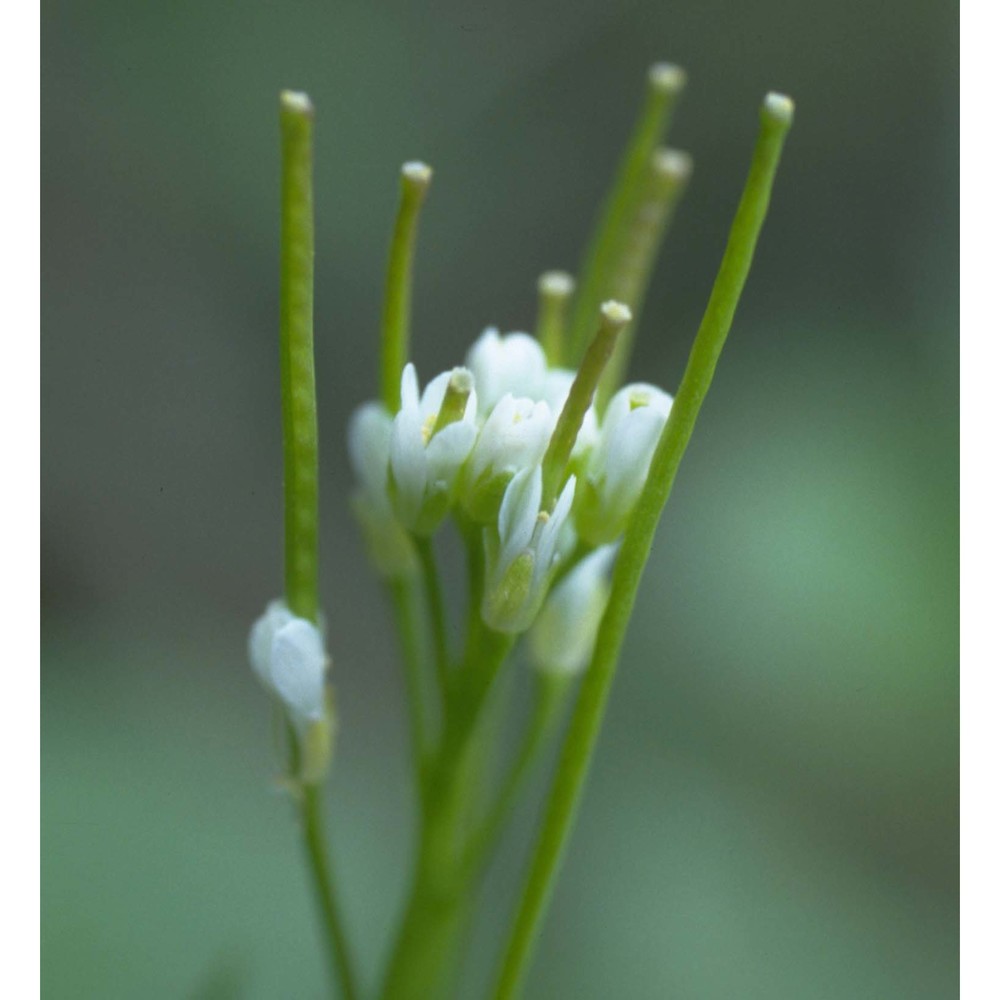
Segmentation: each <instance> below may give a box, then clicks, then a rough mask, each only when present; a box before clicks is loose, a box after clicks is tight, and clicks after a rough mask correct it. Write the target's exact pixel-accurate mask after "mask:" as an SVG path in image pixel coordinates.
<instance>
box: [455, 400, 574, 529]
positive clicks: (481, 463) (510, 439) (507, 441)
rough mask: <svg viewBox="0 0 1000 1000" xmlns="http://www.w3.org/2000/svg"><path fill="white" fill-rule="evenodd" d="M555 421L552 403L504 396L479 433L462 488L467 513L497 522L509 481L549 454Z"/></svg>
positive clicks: (483, 521)
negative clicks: (546, 453) (551, 408)
mask: <svg viewBox="0 0 1000 1000" xmlns="http://www.w3.org/2000/svg"><path fill="white" fill-rule="evenodd" d="M554 426H555V421H554V420H553V418H552V411H551V410H550V409H549V405H548V403H546V402H544V401H541V402H535V401H534V400H531V399H528V398H526V397H515V396H511V395H510V394H508V395H506V396H504V397H503V398H502V399H501V400H500V401H499V402H498V403H497V404H496V406H495V407H494V408H493V412H492V413H490V415H489V417H487V419H486V423H485V424H483V427H482V429H481V430H480V432H479V439H478V440H477V441H476V446H475V448H473V450H472V454H471V455H470V456H469V463H468V465H467V466H466V470H465V480H464V485H463V488H462V501H463V504H464V506H465V510H466V513H467V514H469V516H470V517H471V518H472V519H473V520H474V521H476V522H478V523H479V524H492V523H494V522H495V521H496V517H497V513H498V511H499V509H500V503H501V500H502V498H503V495H504V491H505V490H506V489H507V486H508V484H509V483H510V481H511V480H512V479H513V478H514V476H515V475H516V474H517V473H518V472H521V471H522V470H523V469H530V468H531V467H532V466H535V465H537V464H538V463H539V462H540V461H541V460H542V456H543V455H544V454H545V449H546V448H547V447H548V445H549V438H550V437H551V436H552V428H553V427H554Z"/></svg>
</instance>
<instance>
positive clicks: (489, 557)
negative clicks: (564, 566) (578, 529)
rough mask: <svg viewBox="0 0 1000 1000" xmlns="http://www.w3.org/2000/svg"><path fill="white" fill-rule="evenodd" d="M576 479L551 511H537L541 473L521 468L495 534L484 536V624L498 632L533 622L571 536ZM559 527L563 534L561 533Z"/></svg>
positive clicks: (537, 468)
mask: <svg viewBox="0 0 1000 1000" xmlns="http://www.w3.org/2000/svg"><path fill="white" fill-rule="evenodd" d="M575 488H576V479H575V477H573V476H571V477H570V478H569V481H568V482H567V483H566V485H565V487H564V488H563V491H562V493H561V494H560V496H559V499H558V500H557V501H556V504H555V507H554V508H553V510H552V512H551V513H549V512H548V511H544V510H542V509H541V503H542V470H541V467H540V466H537V465H536V466H535V467H534V468H532V469H522V470H521V471H520V472H519V473H518V474H517V475H516V476H514V478H513V479H512V480H511V481H510V485H509V486H508V487H507V490H506V492H505V493H504V496H503V502H502V504H501V505H500V516H499V518H498V520H497V530H496V535H493V534H491V533H490V532H489V531H488V532H487V534H486V539H487V546H486V574H487V579H486V589H485V591H484V594H483V607H482V615H483V620H484V621H485V622H486V624H487V625H489V626H490V628H493V629H496V630H497V631H498V632H523V631H524V630H525V629H526V628H528V626H529V625H530V624H531V622H532V621H533V619H534V617H535V615H536V614H537V613H538V608H539V607H540V606H541V603H542V600H543V599H544V598H545V593H546V591H547V590H548V586H549V583H550V581H551V579H552V573H553V571H554V570H555V567H556V565H557V563H558V561H559V559H560V558H561V556H562V555H563V552H564V549H563V546H565V545H566V543H567V541H570V542H571V541H572V539H571V538H567V537H566V536H567V534H568V533H569V532H570V529H569V525H568V523H567V519H568V518H569V513H570V510H571V508H572V506H573V492H574V490H575ZM564 527H565V528H566V529H567V532H565V533H564V530H563V529H564Z"/></svg>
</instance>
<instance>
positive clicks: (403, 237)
mask: <svg viewBox="0 0 1000 1000" xmlns="http://www.w3.org/2000/svg"><path fill="white" fill-rule="evenodd" d="M430 183H431V168H430V167H428V166H427V165H426V164H424V163H415V162H414V163H404V164H403V169H402V173H401V192H400V200H399V211H398V213H397V215H396V225H395V228H394V229H393V232H392V243H391V245H390V247H389V266H388V268H387V270H386V277H385V303H384V305H383V311H382V372H381V380H382V402H383V403H385V405H386V407H387V408H388V410H389V412H390V413H395V412H396V411H397V410H399V390H400V381H401V378H402V375H403V369H404V368H405V367H406V362H407V358H408V356H409V351H410V297H411V294H412V289H413V251H414V247H415V244H416V239H417V221H418V219H419V217H420V207H421V205H423V203H424V196H425V195H426V194H427V189H428V187H430Z"/></svg>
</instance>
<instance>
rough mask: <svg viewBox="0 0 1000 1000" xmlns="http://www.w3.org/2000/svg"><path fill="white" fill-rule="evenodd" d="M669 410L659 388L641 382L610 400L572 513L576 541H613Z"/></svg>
mask: <svg viewBox="0 0 1000 1000" xmlns="http://www.w3.org/2000/svg"><path fill="white" fill-rule="evenodd" d="M672 405H673V398H672V397H671V396H669V395H668V394H667V393H665V392H664V391H663V390H662V389H658V388H657V387H656V386H654V385H647V384H646V383H642V382H635V383H633V384H632V385H627V386H625V387H624V388H622V389H619V390H618V392H616V393H615V395H614V396H612V398H611V402H610V403H609V404H608V409H607V412H606V413H605V415H604V423H603V425H602V427H601V431H600V436H599V439H598V442H597V444H596V446H595V447H594V449H593V450H592V452H591V454H590V458H589V460H588V462H587V472H586V474H585V475H584V476H583V477H582V483H581V490H580V497H579V502H578V506H577V512H576V513H577V527H578V528H579V531H580V537H581V538H583V539H584V541H586V542H587V543H588V544H590V545H602V544H605V543H607V542H611V541H614V540H615V539H616V538H618V537H619V536H620V535H621V534H622V532H623V531H624V530H625V526H626V524H627V523H628V519H629V516H630V515H631V513H632V509H633V508H634V507H635V503H636V501H637V500H638V499H639V494H640V493H641V492H642V488H643V486H644V485H645V483H646V476H647V475H648V474H649V464H650V462H651V461H652V459H653V452H654V451H655V450H656V445H657V442H658V441H659V439H660V434H661V433H662V431H663V427H664V425H665V424H666V422H667V417H668V416H669V415H670V407H671V406H672Z"/></svg>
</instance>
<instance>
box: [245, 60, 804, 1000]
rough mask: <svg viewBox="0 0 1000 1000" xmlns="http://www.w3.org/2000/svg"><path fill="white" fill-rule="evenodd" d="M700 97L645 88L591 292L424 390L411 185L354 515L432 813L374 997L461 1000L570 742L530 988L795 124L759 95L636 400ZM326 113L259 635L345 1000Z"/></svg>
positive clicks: (601, 236) (553, 812)
mask: <svg viewBox="0 0 1000 1000" xmlns="http://www.w3.org/2000/svg"><path fill="white" fill-rule="evenodd" d="M683 85H684V74H683V73H682V71H680V70H679V69H677V68H676V67H674V66H670V65H665V64H663V65H657V66H654V67H653V68H652V70H651V71H650V73H649V77H648V83H647V93H646V100H645V103H644V106H643V109H642V112H641V114H640V117H639V121H638V123H637V126H636V130H635V133H634V135H633V138H632V140H631V142H630V144H629V147H628V149H627V151H626V154H625V156H624V159H623V161H622V165H621V168H620V170H619V174H618V177H617V179H616V181H615V184H614V186H613V188H612V191H611V194H610V196H609V199H608V202H607V205H606V207H605V209H604V212H603V215H602V218H601V220H600V223H599V225H598V228H597V232H596V234H595V236H594V240H593V243H592V245H591V248H590V250H589V251H588V253H587V255H586V257H585V259H584V264H583V267H582V270H581V276H580V281H579V285H578V286H577V285H576V284H575V282H574V281H573V279H572V278H571V277H570V276H569V275H567V274H564V273H562V272H550V273H548V274H546V275H543V276H542V278H541V279H540V281H539V311H538V318H537V322H536V328H535V336H529V335H528V334H525V333H508V334H500V333H499V332H498V331H497V330H496V329H492V328H491V329H488V330H486V332H485V333H483V334H482V335H481V336H480V337H479V338H478V339H477V340H476V341H475V343H473V344H472V346H471V348H470V349H469V352H468V355H467V357H466V358H465V364H464V366H458V367H455V368H452V369H451V370H450V371H446V372H444V373H442V374H440V375H437V376H436V377H435V378H433V379H431V380H430V381H429V382H427V383H426V384H425V385H424V388H423V390H421V382H420V379H419V377H418V374H417V371H416V368H415V367H414V365H413V364H412V363H411V362H410V361H409V330H410V305H409V303H410V289H411V282H412V265H413V255H414V247H415V242H416V230H417V222H418V218H419V214H420V209H421V206H422V204H423V201H424V198H425V195H426V193H427V191H428V188H429V185H430V182H431V170H430V168H429V167H427V166H426V165H424V164H422V163H416V162H414V163H407V164H405V165H404V166H403V169H402V196H401V201H400V206H399V213H398V216H397V219H396V225H395V229H394V232H393V236H392V241H391V248H390V255H389V265H388V275H387V281H386V294H385V307H384V316H383V330H382V358H381V381H380V394H379V398H378V399H377V400H373V401H370V402H367V403H364V404H363V405H361V406H360V407H359V408H358V409H357V410H356V412H355V413H354V416H353V417H352V419H351V423H350V428H349V431H348V440H349V446H350V455H351V460H352V464H353V467H354V473H355V476H356V479H357V487H356V490H355V493H354V496H353V506H354V510H355V512H356V514H357V517H358V521H359V524H360V526H361V530H362V532H363V534H364V536H365V539H366V543H367V547H368V551H369V553H370V557H371V562H372V565H373V567H374V569H375V571H376V573H377V574H378V575H379V576H380V577H381V579H382V580H383V581H384V583H385V587H386V591H387V594H388V595H389V598H390V602H391V604H392V608H393V612H394V616H395V621H396V626H397V631H398V633H399V637H400V645H401V653H402V656H401V659H402V663H403V668H404V671H403V674H404V679H405V682H406V686H407V695H408V701H409V705H410V714H411V737H412V752H413V765H414V767H413V774H414V783H415V786H416V794H417V800H418V803H419V834H418V844H417V852H416V863H415V866H414V871H413V873H412V883H411V889H410V895H409V899H408V903H407V906H406V910H405V913H404V915H403V918H402V922H401V925H400V929H399V933H398V936H397V939H396V944H395V947H394V950H393V953H392V955H391V956H390V957H389V960H388V962H387V964H386V968H385V971H384V975H383V977H382V981H381V987H380V988H381V995H382V996H384V997H385V998H387V1000H393V998H414V1000H415V998H434V997H441V996H447V995H450V993H451V991H452V989H453V985H454V973H455V971H456V966H457V962H458V958H459V956H460V953H461V945H462V941H463V935H464V932H465V930H466V928H467V926H468V923H469V915H470V913H471V911H472V909H473V907H474V905H475V902H476V896H477V891H478V887H479V883H480V881H481V877H482V874H483V871H484V869H485V866H486V864H487V863H488V861H489V859H490V857H491V855H492V851H493V848H494V847H495V845H496V844H497V841H498V839H499V837H500V835H501V834H502V832H503V830H504V827H505V824H506V821H507V818H508V816H509V814H510V811H511V808H512V806H513V805H514V803H515V802H516V800H517V798H518V794H519V792H520V790H521V788H522V787H523V782H524V779H525V777H526V775H527V774H528V773H529V771H530V770H531V767H532V765H533V764H534V763H535V762H536V761H537V760H538V758H539V756H540V753H541V751H542V750H543V749H544V748H545V747H546V746H547V745H548V744H549V743H550V742H551V741H552V740H553V739H554V738H555V737H556V735H557V734H558V733H559V732H560V729H562V737H561V739H562V745H561V750H560V753H559V758H558V763H557V765H556V768H555V773H554V775H553V777H552V783H551V787H550V790H549V793H548V796H547V798H546V805H545V810H544V815H543V817H542V820H541V826H540V830H539V833H538V837H537V841H536V843H535V846H534V849H533V853H532V858H531V862H530V864H529V866H528V870H527V875H526V880H525V885H524V889H523V893H522V896H521V900H520V903H519V905H518V907H517V911H516V913H515V915H514V919H513V923H512V926H511V931H510V935H509V938H508V941H507V944H506V948H505V950H504V952H503V958H502V961H501V963H500V968H499V974H498V978H497V983H496V988H495V993H494V996H495V997H496V998H506V997H513V996H516V995H517V994H518V993H519V992H520V989H521V986H522V983H523V979H524V975H525V972H526V969H527V964H528V959H529V957H530V954H531V951H532V946H533V943H534V940H535V938H536V935H537V931H538V929H539V925H540V922H541V919H542V917H543V915H544V911H545V908H546V904H547V901H548V899H549V896H550V895H551V892H552V887H553V882H554V878H555V875H556V873H557V870H558V867H559V861H560V858H561V855H562V853H563V851H564V849H565V845H566V841H567V838H568V836H569V833H570V829H571V826H572V821H573V816H574V814H575V811H576V808H577V805H578V802H579V798H580V795H581V792H582V788H583V785H584V781H585V778H586V774H587V769H588V765H589V762H590V758H591V755H592V753H593V749H594V745H595V741H596V738H597V735H598V732H599V729H600V726H601V720H602V716H603V711H604V706H605V703H606V699H607V696H608V692H609V689H610V685H611V682H612V680H613V677H614V673H615V669H616V666H617V661H618V657H619V652H620V649H621V645H622V641H623V638H624V635H625V632H626V629H627V626H628V621H629V617H630V615H631V612H632V607H633V603H634V600H635V596H636V591H637V589H638V586H639V582H640V578H641V575H642V570H643V566H644V564H645V562H646V559H647V557H648V555H649V551H650V547H651V545H652V540H653V535H654V532H655V530H656V525H657V522H658V519H659V516H660V513H661V511H662V509H663V506H664V504H665V503H666V500H667V498H668V496H669V493H670V489H671V486H672V484H673V480H674V477H675V475H676V472H677V468H678V465H679V463H680V460H681V457H682V455H683V453H684V450H685V448H686V446H687V443H688V440H689V439H690V436H691V432H692V429H693V426H694V422H695V419H696V417H697V415H698V411H699V409H700V407H701V404H702V401H703V399H704V397H705V394H706V392H707V390H708V387H709V384H710V382H711V379H712V375H713V372H714V369H715V365H716V362H717V360H718V357H719V354H720V351H721V349H722V346H723V343H724V341H725V339H726V336H727V334H728V332H729V328H730V325H731V323H732V319H733V315H734V312H735V309H736V305H737V301H738V299H739V296H740V293H741V291H742V288H743V285H744V283H745V281H746V278H747V274H748V272H749V268H750V262H751V258H752V255H753V251H754V247H755V245H756V241H757V238H758V235H759V232H760V229H761V225H762V223H763V220H764V216H765V213H766V209H767V204H768V200H769V197H770V191H771V186H772V182H773V179H774V174H775V171H776V168H777V164H778V160H779V157H780V153H781V149H782V145H783V141H784V137H785V134H786V133H787V131H788V128H789V127H790V125H791V121H792V113H793V107H792V102H791V101H790V100H789V99H788V98H786V97H784V96H781V95H778V94H769V95H768V96H767V97H766V98H765V99H764V102H763V105H762V107H761V115H760V130H759V133H758V138H757V144H756V147H755V150H754V155H753V160H752V163H751V167H750V173H749V177H748V180H747V183H746V187H745V190H744V192H743V197H742V199H741V201H740V204H739V207H738V208H737V212H736V217H735V220H734V222H733V226H732V231H731V234H730V238H729V243H728V245H727V247H726V251H725V254H724V256H723V260H722V264H721V267H720V270H719V274H718V277H717V279H716V282H715V286H714V288H713V290H712V294H711V298H710V300H709V303H708V306H707V308H706V311H705V315H704V318H703V320H702V323H701V326H700V328H699V330H698V333H697V336H696V338H695V342H694V346H693V348H692V350H691V354H690V358H689V360H688V365H687V369H686V371H685V373H684V376H683V378H682V380H681V383H680V386H679V387H678V389H677V393H676V396H671V395H670V394H669V393H668V392H666V391H664V390H663V389H661V388H658V387H657V386H655V385H652V384H649V383H645V382H635V383H631V384H626V385H622V384H621V383H622V382H623V376H624V373H625V371H626V369H627V365H628V358H629V353H630V348H631V344H632V342H633V339H634V333H635V327H636V320H637V316H638V314H639V311H640V308H641V305H642V300H643V296H644V292H645V288H646V285H647V281H648V278H649V275H650V273H651V270H652V266H653V263H654V261H655V258H656V254H657V250H658V248H659V246H660V243H661V241H662V238H663V236H664V233H665V231H666V229H667V227H668V223H669V220H670V218H671V216H672V214H673V210H674V208H675V206H676V204H677V202H678V200H679V198H680V196H681V194H682V192H683V190H684V186H685V184H686V181H687V179H688V176H689V174H690V171H691V161H690V159H689V158H688V157H687V156H686V155H685V154H683V153H680V152H677V151H675V150H671V149H667V148H664V147H662V146H661V142H662V140H663V136H664V134H665V131H666V128H667V124H668V120H669V118H670V115H671V112H672V110H673V107H674V104H675V102H676V99H677V97H678V95H679V94H680V92H681V90H682V88H683ZM312 121H313V112H312V106H311V104H310V102H309V100H308V98H307V97H305V95H303V94H297V93H289V92H286V93H284V94H283V95H282V98H281V123H282V132H283V182H282V209H283V213H282V219H283V225H282V272H281V360H282V364H281V372H282V400H283V424H284V451H285V541H286V545H285V553H286V567H285V597H284V600H281V601H275V602H272V603H271V604H270V605H269V606H268V608H267V610H266V611H265V612H264V615H263V616H262V617H261V618H260V620H259V621H258V622H257V623H256V624H255V625H254V627H253V629H252V631H251V633H250V641H249V652H250V661H251V665H252V667H253V669H254V672H255V673H256V675H257V676H258V678H259V679H260V681H261V683H262V684H263V686H264V687H265V689H266V690H267V691H268V692H269V693H270V694H271V695H272V696H273V698H274V701H275V703H276V705H277V706H278V710H279V712H280V714H281V717H282V718H283V719H284V720H285V723H286V726H285V729H286V732H287V739H286V746H287V760H286V762H285V771H286V775H285V781H286V785H287V787H288V788H289V789H290V790H291V792H292V794H293V797H294V799H295V802H296V803H297V807H298V808H299V809H300V811H301V817H302V824H303V831H304V837H305V843H306V847H307V856H308V859H309V862H310V866H311V871H312V874H313V877H314V885H315V891H316V896H317V901H318V904H319V911H320V914H321V917H322V919H323V922H324V927H325V929H326V932H327V939H328V941H329V944H330V948H329V954H330V958H331V969H332V972H333V979H334V982H335V983H336V984H339V990H340V993H341V994H342V995H343V996H344V997H349V998H353V997H356V996H358V995H359V986H358V980H357V978H356V973H355V971H354V967H353V964H352V959H351V956H350V953H349V946H348V939H347V934H346V931H345V928H344V923H343V919H342V916H341V914H340V911H339V908H338V904H337V901H336V896H335V882H334V879H333V877H332V869H331V865H330V861H329V857H328V853H327V850H326V846H325V842H324V837H323V832H322V807H321V806H322V804H321V788H322V782H323V778H324V775H325V773H326V770H327V766H328V763H329V760H330V756H331V753H332V747H333V736H334V722H335V710H334V702H333V697H332V693H331V689H330V687H329V686H328V685H327V683H326V673H327V669H328V666H329V657H328V656H327V654H326V652H325V639H324V629H323V625H322V622H321V619H320V616H319V601H318V596H317V595H318V591H317V572H318V560H317V546H316V542H317V524H318V517H317V508H318V504H317V445H316V413H315V378H314V372H313V351H312V278H313V275H312V260H313V220H312ZM448 523H451V524H452V525H454V527H455V528H456V529H457V532H458V534H459V536H460V537H461V539H462V542H463V544H464V548H465V553H466V558H467V580H466V600H465V601H464V605H465V606H464V608H463V609H462V610H463V611H464V615H465V620H466V628H465V635H464V640H463V642H462V643H461V646H460V648H457V649H456V648H452V644H451V642H450V627H449V619H450V617H451V615H450V613H451V612H453V610H454V609H452V608H450V607H449V606H448V604H449V602H448V601H447V600H446V597H445V593H444V588H443V587H442V584H441V580H440V576H439V571H438V565H437V554H436V551H435V538H436V537H437V535H438V534H439V533H440V532H441V531H442V530H444V528H445V526H446V525H447V524H448ZM522 638H523V640H524V641H523V642H521V640H522ZM519 646H520V647H523V650H524V653H525V656H526V658H527V660H528V661H529V662H530V664H531V666H532V668H533V674H534V679H535V695H534V706H533V709H532V714H531V718H530V719H529V720H528V723H527V725H526V726H525V727H524V730H523V736H522V737H521V745H520V749H519V751H518V753H517V754H516V755H515V757H514V759H513V762H512V763H511V765H510V767H509V770H508V771H507V773H506V774H505V775H504V776H503V777H502V778H501V779H500V781H499V782H498V783H497V787H496V788H493V787H492V786H493V781H492V780H491V779H492V773H491V770H490V768H489V767H488V766H487V760H488V759H489V756H490V754H489V751H490V744H491V743H492V742H493V741H495V740H496V738H497V735H496V731H497V728H498V727H497V726H496V725H495V724H493V721H494V720H493V719H492V717H493V715H494V713H495V707H496V706H495V704H494V703H495V701H496V695H495V693H496V688H497V682H498V678H499V677H500V675H501V673H502V672H503V671H504V670H505V668H506V667H507V665H508V663H509V661H510V660H511V659H512V653H513V652H514V651H515V650H516V649H517V648H518V647H519ZM567 716H568V719H567V721H566V722H565V725H564V726H560V723H561V722H563V720H564V718H565V717H567ZM348 718H349V716H348Z"/></svg>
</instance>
